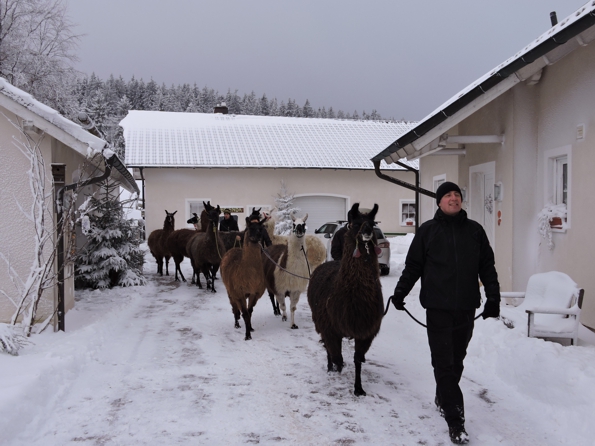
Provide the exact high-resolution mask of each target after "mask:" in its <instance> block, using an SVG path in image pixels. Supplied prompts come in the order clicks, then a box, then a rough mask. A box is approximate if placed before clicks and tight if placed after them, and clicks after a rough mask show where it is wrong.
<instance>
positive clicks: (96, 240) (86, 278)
mask: <svg viewBox="0 0 595 446" xmlns="http://www.w3.org/2000/svg"><path fill="white" fill-rule="evenodd" d="M118 190H119V188H118V186H117V185H115V183H113V182H111V181H109V180H108V181H106V182H105V183H104V184H103V186H102V187H101V189H100V190H99V192H98V195H97V196H95V195H93V196H91V197H90V199H88V200H87V201H86V202H85V204H84V205H83V206H82V207H81V208H80V209H79V210H80V212H81V215H82V216H81V218H80V220H81V227H82V231H83V234H84V235H85V236H86V237H87V241H88V242H87V244H86V245H85V247H84V248H83V249H81V251H80V253H79V254H78V256H77V259H76V261H75V283H76V285H77V287H81V288H112V287H114V286H117V285H119V286H134V285H144V284H145V283H146V279H145V278H144V276H143V274H142V270H143V263H144V253H143V251H142V250H141V249H140V248H139V244H140V239H139V238H138V237H135V236H134V230H133V227H132V225H131V221H130V220H126V219H125V217H124V208H123V206H122V202H121V201H120V200H119V194H118Z"/></svg>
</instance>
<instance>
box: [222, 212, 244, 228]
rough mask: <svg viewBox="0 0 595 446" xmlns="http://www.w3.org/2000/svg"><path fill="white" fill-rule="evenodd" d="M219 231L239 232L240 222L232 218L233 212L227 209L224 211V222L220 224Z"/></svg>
mask: <svg viewBox="0 0 595 446" xmlns="http://www.w3.org/2000/svg"><path fill="white" fill-rule="evenodd" d="M219 230H220V231H221V232H230V231H239V230H240V228H238V222H237V221H236V220H235V218H233V217H232V216H231V211H230V210H229V209H225V210H224V211H223V220H221V223H219Z"/></svg>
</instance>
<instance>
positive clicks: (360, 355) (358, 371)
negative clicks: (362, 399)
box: [353, 339, 372, 396]
mask: <svg viewBox="0 0 595 446" xmlns="http://www.w3.org/2000/svg"><path fill="white" fill-rule="evenodd" d="M371 345H372V339H356V340H355V354H354V355H353V362H355V385H354V390H353V393H354V394H355V396H366V392H364V389H363V388H362V362H366V352H367V351H368V350H369V349H370V346H371Z"/></svg>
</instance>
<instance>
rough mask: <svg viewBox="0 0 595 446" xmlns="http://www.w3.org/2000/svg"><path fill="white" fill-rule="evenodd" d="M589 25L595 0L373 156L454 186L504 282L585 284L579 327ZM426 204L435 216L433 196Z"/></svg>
mask: <svg viewBox="0 0 595 446" xmlns="http://www.w3.org/2000/svg"><path fill="white" fill-rule="evenodd" d="M594 25H595V1H593V0H591V1H589V2H588V3H586V4H585V5H584V6H583V7H581V8H579V9H578V10H577V11H576V12H575V13H574V14H572V15H570V16H569V17H567V18H565V19H564V20H561V21H560V22H559V23H552V27H551V28H550V29H548V30H547V31H546V32H545V33H544V34H542V35H541V36H539V37H538V38H537V39H535V40H534V41H533V42H530V43H529V44H528V45H526V46H525V47H524V48H523V49H521V50H520V51H519V52H518V53H517V54H515V55H514V56H512V57H511V58H509V59H507V60H506V61H504V62H503V63H501V64H500V65H498V66H497V67H496V68H494V69H493V70H491V71H490V72H488V73H487V74H485V75H484V76H482V77H481V78H480V79H478V80H477V81H475V82H473V83H472V84H471V85H469V86H468V87H467V88H465V89H464V90H463V91H461V92H459V93H457V94H456V95H454V96H453V97H452V98H451V99H449V100H448V101H447V102H445V103H444V104H442V105H441V106H440V107H438V108H437V109H436V110H434V111H433V112H432V113H430V114H429V115H428V116H427V117H426V118H424V119H423V120H421V121H420V122H418V123H417V125H416V126H415V128H413V129H411V130H410V131H409V132H408V133H406V134H404V135H402V136H400V137H399V138H397V139H396V140H395V141H393V142H392V143H391V144H390V145H388V146H387V148H385V149H384V150H382V151H380V152H379V153H378V154H377V155H376V156H375V157H373V162H375V163H378V162H380V161H383V162H387V163H391V162H394V161H396V160H399V159H402V158H406V159H408V160H418V161H419V163H420V164H419V166H420V172H421V186H422V187H423V188H425V189H427V190H430V191H435V190H436V188H437V186H438V185H439V184H440V183H441V182H443V181H445V180H447V181H454V182H456V183H458V184H459V185H460V187H461V188H462V189H463V193H464V202H465V203H464V204H465V207H466V209H467V212H468V214H469V216H470V218H472V219H474V220H477V221H479V222H481V223H482V224H483V226H484V228H485V229H486V232H487V234H488V237H489V239H490V242H491V244H492V247H493V248H494V251H495V255H496V267H497V270H498V275H499V278H500V284H501V289H502V290H504V291H509V290H515V291H519V290H524V289H525V286H526V284H527V280H528V278H529V277H530V276H531V275H532V274H534V273H538V272H546V271H552V270H557V271H562V272H564V273H566V274H568V275H569V276H570V277H572V278H573V280H574V281H575V282H577V283H578V284H579V286H580V287H582V288H584V289H585V298H584V299H585V300H584V304H583V311H582V314H581V323H582V324H583V325H585V326H587V327H590V328H592V329H595V274H593V268H592V266H591V259H592V257H593V252H595V238H594V237H593V221H594V219H595V208H594V207H593V205H592V204H591V203H592V196H593V191H595V175H593V171H594V169H595V43H593V40H594V39H595V26H594ZM421 201H422V203H421V219H422V221H424V220H428V219H430V218H432V216H433V214H434V212H435V210H436V203H435V200H434V199H433V198H431V197H424V198H422V200H421ZM555 217H558V218H555ZM549 234H551V242H552V243H550V242H549V240H548V235H549ZM544 235H545V237H544Z"/></svg>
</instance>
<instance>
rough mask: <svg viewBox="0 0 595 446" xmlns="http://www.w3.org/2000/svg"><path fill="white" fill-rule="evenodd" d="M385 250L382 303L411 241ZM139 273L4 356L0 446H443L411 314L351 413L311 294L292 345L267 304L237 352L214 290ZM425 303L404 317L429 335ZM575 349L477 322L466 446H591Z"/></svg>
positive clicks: (388, 327) (587, 395)
mask: <svg viewBox="0 0 595 446" xmlns="http://www.w3.org/2000/svg"><path fill="white" fill-rule="evenodd" d="M391 242H392V254H393V256H392V262H391V263H392V265H391V274H390V275H389V276H387V277H383V278H382V279H381V280H382V285H383V289H384V296H385V299H386V298H388V297H389V296H390V295H391V294H392V291H393V289H394V286H395V284H396V282H397V280H398V277H399V275H400V272H401V270H402V267H403V260H404V256H405V253H406V250H407V247H408V243H409V242H410V238H406V237H398V238H393V239H391ZM183 269H184V272H186V271H188V276H190V266H189V264H188V263H187V261H185V263H184V264H183ZM172 270H173V267H172ZM145 271H146V272H147V276H148V277H149V279H150V283H149V284H148V285H147V286H144V287H137V288H124V289H122V288H120V289H114V290H106V291H92V292H82V293H81V292H79V293H78V301H77V304H76V308H75V309H74V310H72V311H70V312H69V313H68V314H67V316H66V330H67V331H66V332H65V333H51V332H48V333H43V334H41V335H38V336H34V337H33V339H32V341H33V344H31V345H30V346H28V347H25V348H24V349H23V350H22V351H21V353H20V355H19V356H18V357H13V356H9V355H6V354H0V395H1V397H0V444H2V445H31V446H32V445H44V446H45V445H75V444H76V445H81V444H88V445H153V444H159V445H175V444H183V445H187V444H188V445H190V444H204V445H238V444H267V445H268V444H295V445H332V444H342V445H345V444H382V445H385V444H386V445H416V444H418V445H441V444H444V445H447V444H450V441H449V439H448V434H447V428H446V423H445V422H444V420H443V419H442V418H441V417H440V416H439V414H438V412H437V411H436V409H435V408H434V405H433V397H434V380H433V376H432V368H431V366H430V354H429V349H428V347H427V342H426V334H425V331H424V329H423V328H422V327H420V326H419V325H417V324H416V323H415V322H413V321H412V320H411V319H410V318H409V317H408V316H407V314H406V313H404V312H398V311H396V310H395V309H394V308H392V306H391V309H390V310H389V312H388V314H387V315H386V317H385V320H384V321H383V325H382V329H381V331H380V334H379V335H378V337H377V338H376V339H375V341H374V343H373V344H372V347H371V349H370V351H369V352H368V354H367V362H366V363H365V364H364V365H363V367H362V369H363V372H362V381H363V387H364V389H365V390H366V392H367V394H368V395H367V396H365V397H359V398H358V397H355V396H354V395H353V381H354V367H353V362H352V358H353V343H352V341H347V340H344V344H343V355H344V357H345V359H346V367H345V368H344V369H343V373H341V374H336V373H331V374H329V373H327V372H326V354H325V352H324V350H323V347H322V346H321V344H320V343H319V342H318V339H319V338H318V335H317V333H316V332H315V330H314V326H313V323H312V320H311V317H310V310H309V307H308V303H307V299H306V295H305V294H304V295H302V298H301V301H300V304H299V307H298V312H297V316H296V323H297V324H298V325H299V327H300V328H299V329H298V330H291V329H290V328H289V323H288V322H282V321H281V319H280V318H279V317H275V316H274V315H273V311H272V308H271V304H270V301H269V299H268V297H263V298H262V299H261V300H260V302H259V303H258V305H257V306H256V308H255V310H254V315H253V324H254V327H255V332H254V333H253V339H252V340H251V341H244V330H243V328H242V329H234V328H233V315H232V313H231V307H230V305H229V301H228V299H227V294H226V292H225V288H224V286H223V284H222V283H220V281H219V282H218V283H217V285H218V292H217V293H216V294H212V293H210V292H205V291H202V290H198V289H197V288H196V287H194V286H191V285H190V284H180V283H174V282H173V281H172V276H169V277H164V278H161V277H158V276H156V274H155V271H156V266H155V264H154V261H153V259H152V258H151V257H150V256H148V257H147V264H146V266H145ZM418 292H419V289H418V288H415V289H414V290H413V292H412V294H411V295H410V296H409V297H408V298H407V307H408V309H409V311H411V312H412V313H413V314H414V315H415V316H416V317H417V318H418V319H421V320H425V318H424V312H423V309H422V308H421V306H420V305H419V302H418V299H417V294H418ZM478 311H479V310H478ZM242 325H243V322H242ZM582 338H583V341H582V344H583V345H582V346H578V347H563V346H561V345H559V344H557V343H553V342H546V341H543V340H540V339H528V338H527V337H526V335H525V333H524V331H523V330H522V329H518V330H517V329H514V330H511V329H508V328H506V327H505V326H504V324H503V323H502V322H500V321H497V320H494V319H488V320H485V321H484V320H483V319H481V318H480V319H479V320H478V321H477V323H476V329H475V334H474V337H473V339H472V341H471V345H470V348H469V353H468V356H467V359H466V361H465V365H466V368H465V372H464V375H463V379H462V382H461V385H462V388H463V392H464V394H465V400H466V415H467V423H466V426H467V430H468V432H469V434H470V436H471V444H476V445H482V446H489V445H540V446H544V445H575V446H577V445H578V446H580V445H592V444H593V441H594V440H593V438H595V423H593V422H592V417H593V413H595V367H594V364H595V347H593V346H591V345H589V344H588V342H593V343H595V342H594V341H593V337H592V335H591V333H590V332H588V331H586V332H583V333H582ZM586 341H588V342H586Z"/></svg>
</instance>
